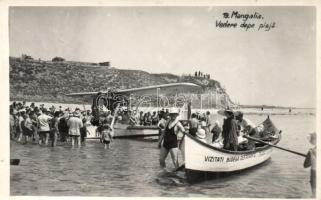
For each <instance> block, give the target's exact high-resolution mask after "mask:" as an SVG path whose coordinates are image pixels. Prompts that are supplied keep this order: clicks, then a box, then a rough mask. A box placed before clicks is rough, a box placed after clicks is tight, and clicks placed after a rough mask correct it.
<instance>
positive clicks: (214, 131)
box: [211, 120, 222, 142]
mask: <svg viewBox="0 0 321 200" xmlns="http://www.w3.org/2000/svg"><path fill="white" fill-rule="evenodd" d="M211 133H212V134H213V137H212V142H214V141H216V140H217V139H218V138H219V137H220V136H221V133H222V128H221V127H220V122H219V121H218V120H216V121H215V123H214V127H213V128H212V130H211Z"/></svg>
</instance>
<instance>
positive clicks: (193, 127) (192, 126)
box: [189, 113, 199, 137]
mask: <svg viewBox="0 0 321 200" xmlns="http://www.w3.org/2000/svg"><path fill="white" fill-rule="evenodd" d="M198 123H199V122H198V119H197V115H196V114H195V113H193V114H192V116H191V119H190V120H189V134H191V135H192V136H194V137H195V136H196V132H197V128H198Z"/></svg>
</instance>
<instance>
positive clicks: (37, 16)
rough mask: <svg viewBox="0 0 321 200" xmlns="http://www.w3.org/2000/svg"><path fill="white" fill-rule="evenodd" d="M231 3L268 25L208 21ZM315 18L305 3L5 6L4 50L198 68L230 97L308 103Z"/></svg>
mask: <svg viewBox="0 0 321 200" xmlns="http://www.w3.org/2000/svg"><path fill="white" fill-rule="evenodd" d="M234 10H236V11H238V12H240V13H245V14H246V13H248V14H251V13H254V12H257V13H260V14H262V16H263V17H264V20H263V21H262V22H266V23H272V22H275V24H276V26H275V28H274V29H273V30H270V31H254V30H248V31H245V30H241V29H220V28H217V27H216V26H215V22H216V21H217V20H222V21H224V18H223V17H222V14H223V13H226V12H232V11H234ZM315 18H316V9H315V8H314V7H312V6H310V7H309V6H295V7H291V6H274V7H264V6H261V7H260V6H256V7H246V6H243V7H222V6H214V7H212V6H201V7H14V6H13V7H10V8H9V46H10V53H9V55H10V56H14V57H19V56H21V54H27V55H30V56H32V57H34V59H37V58H41V59H44V60H51V59H52V58H53V57H55V56H58V57H63V58H64V59H66V60H67V61H74V62H88V63H93V62H106V61H109V62H111V67H115V68H118V69H128V70H142V71H147V72H149V73H151V74H155V73H158V74H160V73H171V74H181V75H183V74H191V75H193V72H195V71H201V72H203V73H206V74H210V76H211V78H212V79H214V80H217V81H219V82H220V83H221V85H222V87H223V88H225V89H226V91H227V93H228V94H229V95H230V97H231V99H232V100H233V101H235V102H242V103H243V104H251V105H252V104H253V105H255V104H260V105H261V104H266V105H270V104H275V105H279V106H289V105H291V106H293V107H315V105H316V20H315ZM252 21H253V20H252ZM254 21H255V20H254ZM298 24H300V26H298ZM22 52H23V53H22ZM80 60H81V61H80Z"/></svg>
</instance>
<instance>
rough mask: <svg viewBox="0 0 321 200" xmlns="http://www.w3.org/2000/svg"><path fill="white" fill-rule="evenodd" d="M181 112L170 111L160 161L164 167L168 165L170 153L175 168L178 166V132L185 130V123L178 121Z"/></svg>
mask: <svg viewBox="0 0 321 200" xmlns="http://www.w3.org/2000/svg"><path fill="white" fill-rule="evenodd" d="M178 115H179V112H178V110H177V109H172V110H171V111H170V112H169V119H168V121H167V122H166V125H165V131H164V139H163V144H162V146H161V150H160V158H159V163H160V166H161V167H162V168H165V167H166V163H165V160H166V158H167V155H168V153H170V154H171V157H172V160H173V163H174V166H175V168H177V167H178V142H177V134H178V133H179V131H181V132H185V129H184V127H183V125H182V124H181V123H180V122H179V121H178V118H177V117H178Z"/></svg>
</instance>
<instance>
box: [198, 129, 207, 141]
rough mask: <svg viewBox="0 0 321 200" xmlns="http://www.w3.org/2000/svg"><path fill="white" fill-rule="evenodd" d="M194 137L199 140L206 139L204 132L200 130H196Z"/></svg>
mask: <svg viewBox="0 0 321 200" xmlns="http://www.w3.org/2000/svg"><path fill="white" fill-rule="evenodd" d="M196 136H197V137H198V138H200V139H205V137H206V134H205V130H204V129H202V128H199V129H197V132H196Z"/></svg>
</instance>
